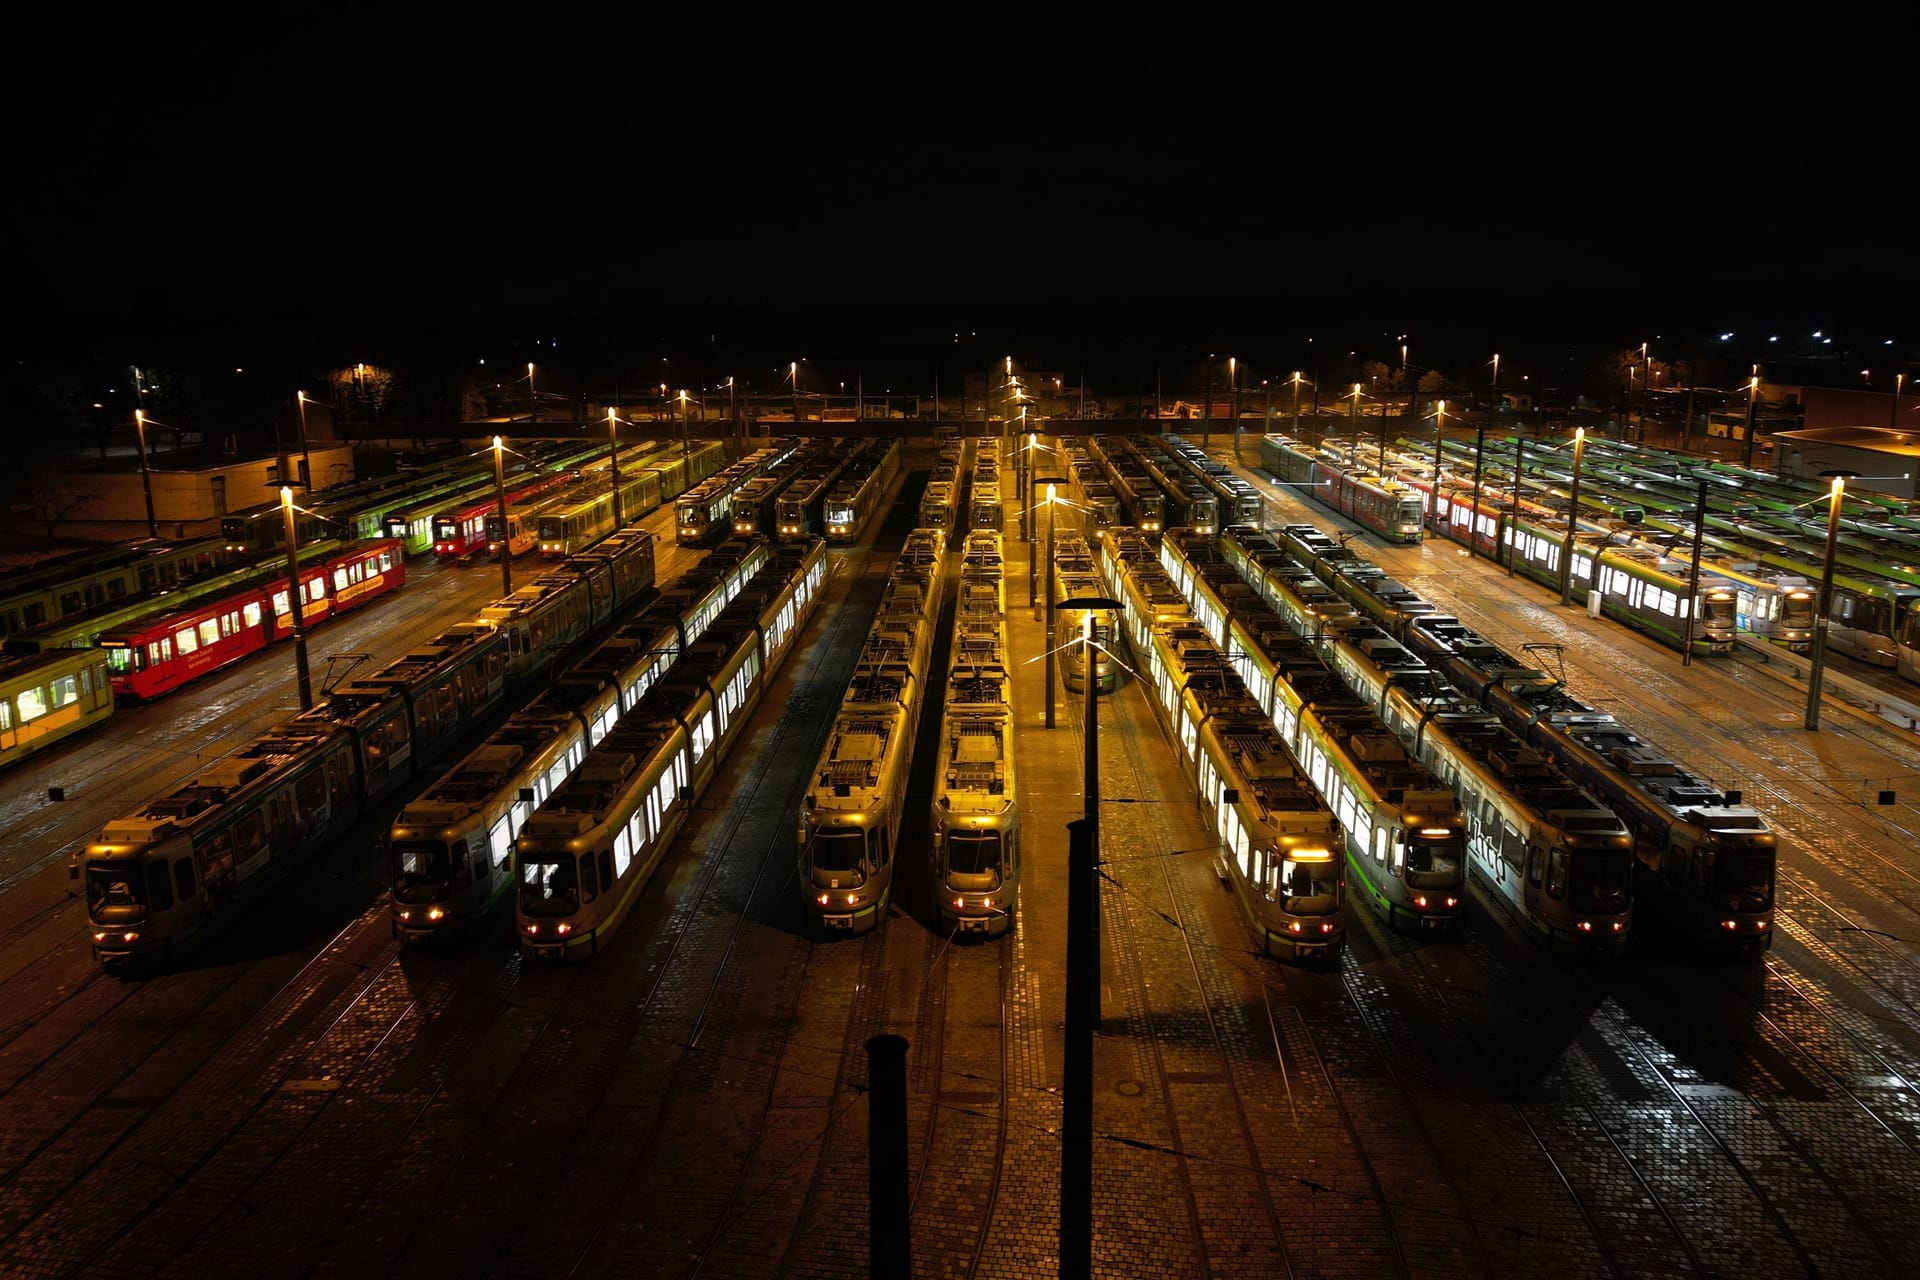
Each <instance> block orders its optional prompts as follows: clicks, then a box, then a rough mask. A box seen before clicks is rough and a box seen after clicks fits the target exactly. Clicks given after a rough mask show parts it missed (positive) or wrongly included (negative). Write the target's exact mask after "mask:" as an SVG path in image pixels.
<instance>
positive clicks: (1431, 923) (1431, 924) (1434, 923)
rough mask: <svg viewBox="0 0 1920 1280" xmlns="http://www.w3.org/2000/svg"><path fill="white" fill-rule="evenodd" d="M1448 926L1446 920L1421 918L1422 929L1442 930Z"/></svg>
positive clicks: (1430, 917)
mask: <svg viewBox="0 0 1920 1280" xmlns="http://www.w3.org/2000/svg"><path fill="white" fill-rule="evenodd" d="M1446 924H1447V922H1446V921H1445V920H1442V919H1439V918H1437V917H1435V916H1421V917H1420V927H1421V928H1422V929H1442V928H1445V927H1446Z"/></svg>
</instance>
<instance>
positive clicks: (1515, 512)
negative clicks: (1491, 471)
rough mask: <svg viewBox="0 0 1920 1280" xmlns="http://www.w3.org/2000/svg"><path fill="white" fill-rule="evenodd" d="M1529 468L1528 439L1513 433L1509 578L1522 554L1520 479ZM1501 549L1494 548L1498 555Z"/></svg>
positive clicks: (1508, 556) (1509, 501) (1508, 508)
mask: <svg viewBox="0 0 1920 1280" xmlns="http://www.w3.org/2000/svg"><path fill="white" fill-rule="evenodd" d="M1526 467H1527V438H1526V437H1525V436H1523V435H1521V434H1520V433H1519V432H1518V431H1516V432H1514V433H1513V493H1512V495H1511V496H1510V498H1509V499H1508V502H1507V576H1508V577H1509V578H1511V577H1512V576H1513V558H1514V557H1515V556H1516V555H1518V554H1520V528H1519V526H1518V525H1517V524H1516V523H1515V522H1516V521H1517V520H1519V518H1520V479H1521V476H1522V475H1523V474H1524V473H1525V471H1526ZM1499 550H1500V548H1499V547H1498V546H1495V547H1494V551H1495V553H1496V554H1497V553H1498V552H1499Z"/></svg>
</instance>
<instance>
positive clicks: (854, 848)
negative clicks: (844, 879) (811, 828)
mask: <svg viewBox="0 0 1920 1280" xmlns="http://www.w3.org/2000/svg"><path fill="white" fill-rule="evenodd" d="M866 851H867V840H866V833H865V832H863V831H861V830H860V829H859V828H858V827H822V828H821V829H820V830H818V831H816V832H814V833H813V848H812V854H813V869H814V871H815V872H825V873H826V874H828V875H842V876H846V875H855V874H858V873H859V871H860V867H861V861H862V855H864V854H865V853H866Z"/></svg>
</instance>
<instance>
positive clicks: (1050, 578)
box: [1034, 476, 1093, 729]
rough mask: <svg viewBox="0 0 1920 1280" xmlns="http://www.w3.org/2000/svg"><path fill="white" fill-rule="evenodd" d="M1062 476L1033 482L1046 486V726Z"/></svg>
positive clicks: (1049, 717) (1050, 725)
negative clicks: (1057, 510)
mask: <svg viewBox="0 0 1920 1280" xmlns="http://www.w3.org/2000/svg"><path fill="white" fill-rule="evenodd" d="M1066 482H1067V481H1066V477H1064V476H1041V477H1040V478H1039V479H1038V480H1036V481H1035V482H1034V483H1036V484H1044V485H1045V486H1047V647H1046V654H1047V660H1046V663H1045V665H1046V668H1047V728H1049V729H1051V728H1053V587H1054V567H1053V503H1054V495H1055V493H1056V492H1057V491H1058V486H1060V485H1063V484H1065V483H1066ZM1087 679H1088V680H1089V681H1091V680H1092V679H1093V668H1091V667H1089V668H1087Z"/></svg>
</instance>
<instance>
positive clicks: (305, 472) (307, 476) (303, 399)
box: [293, 391, 313, 493]
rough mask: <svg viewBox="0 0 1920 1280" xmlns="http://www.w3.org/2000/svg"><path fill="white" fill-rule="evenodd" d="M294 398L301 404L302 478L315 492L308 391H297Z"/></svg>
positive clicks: (309, 490)
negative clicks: (308, 417) (309, 444)
mask: <svg viewBox="0 0 1920 1280" xmlns="http://www.w3.org/2000/svg"><path fill="white" fill-rule="evenodd" d="M293 398H294V400H295V401H296V402H297V403H298V404H299V406H300V466H301V468H302V471H301V476H300V480H301V483H303V484H305V485H306V486H307V492H309V493H311V492H313V454H312V453H311V452H310V451H309V450H308V448H307V393H306V392H304V391H296V392H294V393H293Z"/></svg>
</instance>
